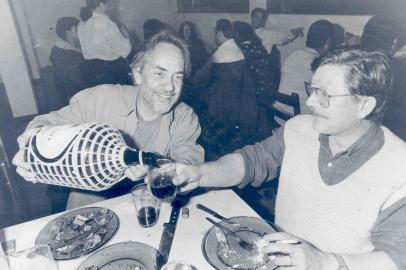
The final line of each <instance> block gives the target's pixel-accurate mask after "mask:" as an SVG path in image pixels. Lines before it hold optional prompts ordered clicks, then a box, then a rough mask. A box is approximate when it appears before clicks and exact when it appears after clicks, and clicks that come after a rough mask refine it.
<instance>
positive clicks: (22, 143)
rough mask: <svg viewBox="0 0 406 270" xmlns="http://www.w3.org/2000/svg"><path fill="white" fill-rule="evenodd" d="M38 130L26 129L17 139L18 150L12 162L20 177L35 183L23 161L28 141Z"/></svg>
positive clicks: (31, 173)
mask: <svg viewBox="0 0 406 270" xmlns="http://www.w3.org/2000/svg"><path fill="white" fill-rule="evenodd" d="M38 130H39V128H32V129H28V130H26V131H25V132H24V133H23V134H21V135H20V136H19V137H18V138H17V143H18V147H19V150H18V152H17V153H16V154H15V156H14V158H13V161H12V163H13V165H14V166H16V167H17V169H16V171H17V173H18V174H19V175H21V176H22V177H23V178H24V179H25V180H27V181H31V182H36V181H37V180H36V178H35V174H34V173H33V172H32V171H31V167H30V165H29V164H28V163H27V162H25V161H24V152H25V148H26V144H27V142H28V139H29V138H30V137H31V136H32V135H33V134H35V133H36V132H37V131H38Z"/></svg>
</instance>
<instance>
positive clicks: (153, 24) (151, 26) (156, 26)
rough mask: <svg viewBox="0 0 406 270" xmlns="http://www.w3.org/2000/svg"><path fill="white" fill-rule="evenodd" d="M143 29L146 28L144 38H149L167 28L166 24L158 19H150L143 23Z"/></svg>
mask: <svg viewBox="0 0 406 270" xmlns="http://www.w3.org/2000/svg"><path fill="white" fill-rule="evenodd" d="M142 29H143V30H144V39H148V38H150V37H151V36H153V35H155V34H158V33H159V32H161V31H163V30H165V29H166V26H165V24H164V23H163V22H161V21H160V20H158V19H148V20H146V21H145V22H144V24H143V25H142Z"/></svg>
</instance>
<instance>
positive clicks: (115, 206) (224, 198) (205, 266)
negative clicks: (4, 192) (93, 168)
mask: <svg viewBox="0 0 406 270" xmlns="http://www.w3.org/2000/svg"><path fill="white" fill-rule="evenodd" d="M197 203H201V204H204V205H205V206H207V207H209V208H211V209H213V210H215V211H217V212H219V213H220V214H222V215H224V216H226V217H232V216H255V217H258V214H257V213H256V212H255V211H254V210H253V209H251V208H250V207H249V206H248V205H247V204H246V203H245V202H244V201H243V200H242V199H241V198H240V197H239V196H238V195H236V194H235V193H234V192H233V191H232V190H214V191H210V192H207V193H204V194H201V195H197V196H194V197H192V198H191V200H190V202H189V203H188V205H186V207H188V208H189V218H187V219H185V218H183V217H182V216H180V217H179V220H178V224H177V228H176V233H175V237H174V239H173V243H172V248H171V253H170V255H169V261H174V260H183V261H186V262H188V263H190V264H192V265H193V266H195V267H196V268H197V269H199V270H209V269H213V267H212V266H210V264H209V263H208V262H207V261H206V260H205V258H204V256H203V253H202V250H201V243H202V239H203V236H204V234H205V233H206V231H207V230H208V229H209V228H210V227H211V224H210V223H209V222H208V221H206V219H205V217H207V216H210V215H209V214H206V213H205V212H203V211H201V210H199V209H197V208H196V204H197ZM91 206H100V207H106V208H109V209H111V210H113V211H114V212H115V213H116V214H117V215H118V216H119V219H120V227H119V229H118V231H117V233H116V235H115V236H114V237H113V238H112V239H111V240H110V241H109V242H108V243H107V244H106V245H105V246H107V245H111V244H115V243H119V242H124V241H137V242H142V243H146V244H148V245H150V246H152V247H154V248H156V249H158V246H159V241H160V237H161V234H162V229H163V224H164V223H165V222H168V220H169V216H170V212H171V207H170V205H169V204H167V203H163V204H162V207H161V212H160V216H159V222H158V223H157V224H156V225H155V226H153V227H151V228H143V227H141V226H139V225H138V222H137V217H136V213H135V208H134V205H133V201H132V198H131V195H129V194H128V195H124V196H121V197H117V198H114V199H110V200H105V201H103V202H99V203H95V204H93V205H91ZM59 215H61V213H59V214H55V215H52V216H47V217H43V218H40V219H36V220H32V221H29V222H25V223H21V224H18V225H15V226H11V227H8V228H5V229H4V230H3V231H1V232H0V241H2V242H4V241H8V240H11V239H15V240H16V250H22V249H25V248H28V247H31V246H33V245H34V243H35V238H36V237H37V235H38V233H39V232H40V230H41V229H42V228H43V227H44V226H45V224H46V223H47V222H48V221H50V220H52V219H53V218H55V217H56V216H59ZM95 252H97V250H96V251H95ZM91 254H93V253H90V254H89V255H86V256H83V257H81V258H77V259H72V260H66V261H58V269H59V270H74V269H76V268H77V267H78V266H79V265H80V264H81V263H82V262H83V261H84V260H85V259H86V258H87V257H88V256H90V255H91Z"/></svg>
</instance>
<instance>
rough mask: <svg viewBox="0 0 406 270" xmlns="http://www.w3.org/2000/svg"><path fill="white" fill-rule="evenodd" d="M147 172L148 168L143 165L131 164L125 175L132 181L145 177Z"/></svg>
mask: <svg viewBox="0 0 406 270" xmlns="http://www.w3.org/2000/svg"><path fill="white" fill-rule="evenodd" d="M146 174H147V168H146V166H143V165H135V166H131V167H129V168H128V169H127V170H126V171H125V176H126V177H128V178H129V179H131V180H132V181H137V180H140V179H141V178H143V177H145V175H146Z"/></svg>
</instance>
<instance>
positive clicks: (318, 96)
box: [304, 82, 356, 108]
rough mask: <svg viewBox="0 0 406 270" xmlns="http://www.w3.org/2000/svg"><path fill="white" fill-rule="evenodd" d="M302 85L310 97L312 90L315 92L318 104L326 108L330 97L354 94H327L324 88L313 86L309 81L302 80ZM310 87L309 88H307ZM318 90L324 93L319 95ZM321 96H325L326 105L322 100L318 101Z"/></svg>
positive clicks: (328, 105)
mask: <svg viewBox="0 0 406 270" xmlns="http://www.w3.org/2000/svg"><path fill="white" fill-rule="evenodd" d="M304 85H305V90H306V93H307V95H308V96H309V97H310V96H311V94H312V93H313V92H315V93H316V98H317V101H318V102H319V104H320V105H321V106H322V107H323V108H328V107H330V98H335V97H350V96H354V97H355V96H356V95H355V94H341V95H329V94H327V92H326V91H325V90H323V89H320V88H317V87H313V86H312V85H311V83H309V82H304ZM309 88H310V89H309ZM320 92H322V93H323V94H324V96H322V97H321V96H320V95H319V94H318V93H320ZM323 97H326V102H327V104H326V105H323V102H321V101H320V99H321V98H323Z"/></svg>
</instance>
